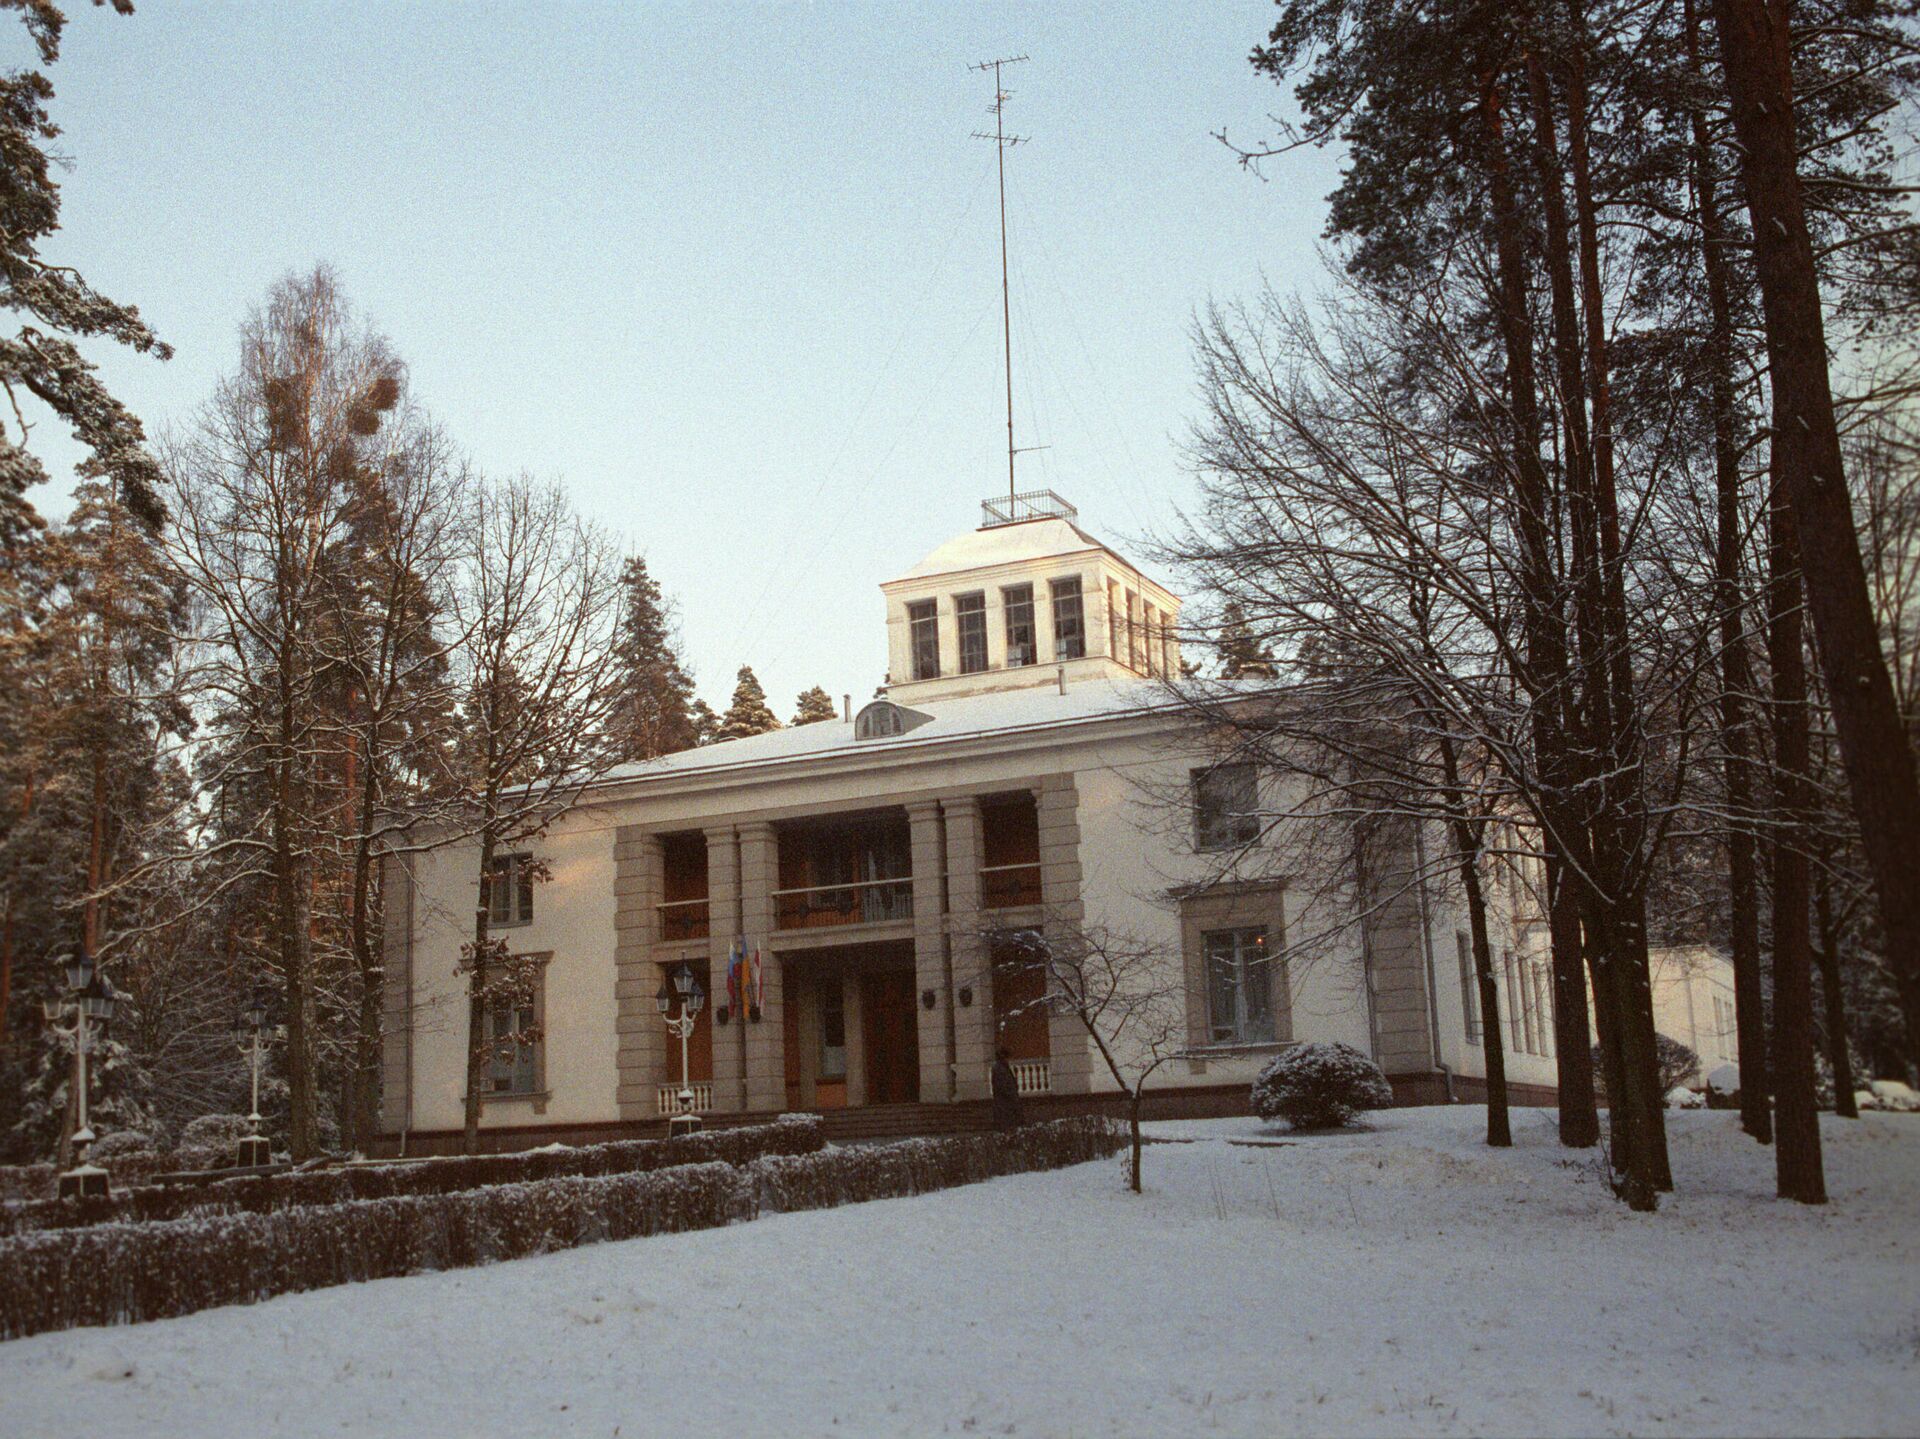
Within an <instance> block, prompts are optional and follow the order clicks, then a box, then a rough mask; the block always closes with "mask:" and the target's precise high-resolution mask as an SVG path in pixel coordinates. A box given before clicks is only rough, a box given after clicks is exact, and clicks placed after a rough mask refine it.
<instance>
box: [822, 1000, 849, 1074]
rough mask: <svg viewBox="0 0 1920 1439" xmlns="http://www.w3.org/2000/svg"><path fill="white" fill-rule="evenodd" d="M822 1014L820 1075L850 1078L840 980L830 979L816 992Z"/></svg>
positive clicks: (845, 1013)
mask: <svg viewBox="0 0 1920 1439" xmlns="http://www.w3.org/2000/svg"><path fill="white" fill-rule="evenodd" d="M817 993H818V995H819V1000H820V1004H819V1012H820V1075H819V1077H820V1078H822V1079H825V1080H843V1079H845V1078H846V1077H847V997H846V991H845V990H844V989H843V988H842V987H841V984H840V981H839V980H838V979H831V978H830V979H827V980H825V981H824V982H823V983H822V984H821V985H820V988H819V990H818V991H817Z"/></svg>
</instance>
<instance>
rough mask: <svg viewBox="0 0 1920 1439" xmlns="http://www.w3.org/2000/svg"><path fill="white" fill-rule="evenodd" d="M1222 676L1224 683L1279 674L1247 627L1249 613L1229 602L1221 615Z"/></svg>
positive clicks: (1233, 602) (1266, 677) (1236, 603)
mask: <svg viewBox="0 0 1920 1439" xmlns="http://www.w3.org/2000/svg"><path fill="white" fill-rule="evenodd" d="M1217 648H1218V649H1219V651H1220V675H1221V677H1222V678H1223V679H1230V680H1237V679H1242V678H1248V679H1266V680H1270V679H1272V678H1273V677H1274V675H1275V674H1276V671H1275V669H1274V667H1273V656H1272V655H1270V654H1268V653H1267V649H1266V646H1265V645H1263V644H1261V643H1260V641H1259V640H1258V639H1256V638H1254V634H1253V629H1252V627H1251V626H1250V625H1248V623H1247V612H1246V611H1245V610H1244V609H1242V608H1241V606H1240V604H1239V603H1238V602H1237V601H1229V602H1228V604H1227V606H1226V608H1225V609H1224V610H1223V611H1222V612H1221V615H1220V639H1219V641H1218V644H1217Z"/></svg>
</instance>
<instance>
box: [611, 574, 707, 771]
mask: <svg viewBox="0 0 1920 1439" xmlns="http://www.w3.org/2000/svg"><path fill="white" fill-rule="evenodd" d="M620 591H621V613H620V639H619V641H618V643H617V644H616V645H615V646H614V654H615V657H616V658H617V660H618V662H619V666H620V679H619V685H620V692H621V697H620V707H619V710H618V711H617V712H616V713H615V715H614V718H613V723H612V725H611V730H610V734H609V739H610V740H611V742H612V744H613V748H614V752H615V753H616V754H617V755H618V757H619V758H620V759H622V760H641V759H655V758H657V757H658V756H660V755H663V754H673V753H675V752H676V751H679V750H683V749H692V748H693V747H694V746H695V745H696V744H698V743H699V742H700V733H699V730H698V728H697V727H696V725H695V722H694V710H693V702H694V701H693V681H692V679H690V678H689V677H688V675H687V672H686V669H685V667H684V666H682V665H681V663H680V656H679V655H678V654H677V653H675V651H674V646H673V632H672V626H671V624H670V619H669V615H668V610H667V604H666V601H665V598H664V597H663V596H662V594H661V592H660V584H659V582H658V581H657V580H655V579H654V578H653V576H652V575H650V574H648V573H647V562H646V560H645V559H643V558H642V557H640V556H639V555H635V556H634V557H633V558H632V559H630V560H628V561H627V563H626V566H625V568H623V569H622V570H621V572H620Z"/></svg>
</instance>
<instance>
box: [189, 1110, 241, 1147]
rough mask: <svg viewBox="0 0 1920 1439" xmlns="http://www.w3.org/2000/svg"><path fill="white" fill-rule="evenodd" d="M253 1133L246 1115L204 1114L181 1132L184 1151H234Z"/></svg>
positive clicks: (190, 1121) (190, 1122)
mask: <svg viewBox="0 0 1920 1439" xmlns="http://www.w3.org/2000/svg"><path fill="white" fill-rule="evenodd" d="M252 1133H253V1125H252V1124H250V1123H249V1122H248V1120H247V1117H246V1116H245V1115H244V1114H203V1115H201V1116H200V1117H199V1118H198V1119H189V1120H188V1121H187V1123H186V1127H185V1128H183V1129H182V1130H181V1131H180V1147H181V1148H182V1149H187V1148H194V1149H207V1148H214V1149H232V1148H233V1147H234V1146H236V1145H237V1144H239V1143H240V1141H241V1140H243V1139H245V1138H246V1137H247V1136H248V1135H249V1134H252Z"/></svg>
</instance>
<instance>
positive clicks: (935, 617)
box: [907, 600, 940, 680]
mask: <svg viewBox="0 0 1920 1439" xmlns="http://www.w3.org/2000/svg"><path fill="white" fill-rule="evenodd" d="M907 633H908V635H909V636H910V637H911V639H912V644H913V677H914V678H915V679H917V680H936V679H939V678H940V607H939V605H938V604H937V603H936V602H935V601H933V600H914V601H913V602H912V603H911V604H909V605H908V606H907Z"/></svg>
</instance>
